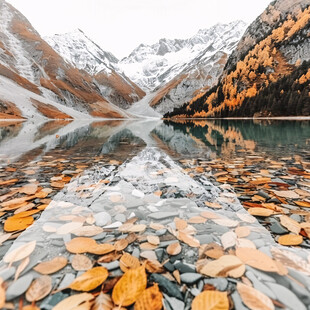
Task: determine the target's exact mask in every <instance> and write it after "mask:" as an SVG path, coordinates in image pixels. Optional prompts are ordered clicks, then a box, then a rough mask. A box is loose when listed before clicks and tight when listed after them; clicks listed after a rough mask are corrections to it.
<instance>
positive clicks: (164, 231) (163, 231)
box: [156, 228, 167, 236]
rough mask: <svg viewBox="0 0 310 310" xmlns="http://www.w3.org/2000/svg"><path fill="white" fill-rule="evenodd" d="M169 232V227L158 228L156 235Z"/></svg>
mask: <svg viewBox="0 0 310 310" xmlns="http://www.w3.org/2000/svg"><path fill="white" fill-rule="evenodd" d="M166 232H167V229H165V228H164V229H160V230H156V235H157V236H163V235H164V234H165V233H166Z"/></svg>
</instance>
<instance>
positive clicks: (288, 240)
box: [278, 234, 304, 245]
mask: <svg viewBox="0 0 310 310" xmlns="http://www.w3.org/2000/svg"><path fill="white" fill-rule="evenodd" d="M303 240H304V239H303V237H302V236H300V235H293V234H287V235H283V236H280V237H279V239H278V242H279V243H280V244H281V245H299V244H302V242H303Z"/></svg>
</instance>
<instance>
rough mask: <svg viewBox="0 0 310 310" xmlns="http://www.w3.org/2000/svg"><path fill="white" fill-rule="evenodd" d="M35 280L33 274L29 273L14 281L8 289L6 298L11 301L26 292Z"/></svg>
mask: <svg viewBox="0 0 310 310" xmlns="http://www.w3.org/2000/svg"><path fill="white" fill-rule="evenodd" d="M32 280H33V275H32V274H27V275H25V276H22V277H20V278H19V279H17V280H16V281H15V282H13V283H12V284H11V285H10V286H9V287H8V289H7V291H6V300H7V301H11V300H12V299H14V298H15V297H18V296H20V295H21V294H23V293H25V292H26V291H27V289H28V287H29V286H30V284H31V282H32Z"/></svg>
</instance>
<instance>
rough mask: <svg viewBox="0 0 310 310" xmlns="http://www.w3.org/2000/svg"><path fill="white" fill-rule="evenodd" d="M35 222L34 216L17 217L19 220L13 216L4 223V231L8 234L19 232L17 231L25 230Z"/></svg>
mask: <svg viewBox="0 0 310 310" xmlns="http://www.w3.org/2000/svg"><path fill="white" fill-rule="evenodd" d="M33 222H34V219H33V217H32V216H27V217H17V218H16V217H14V216H12V217H9V218H8V219H7V220H6V221H5V222H4V230H5V231H7V232H11V231H17V230H25V229H26V228H28V227H29V226H30V225H31V224H32V223H33Z"/></svg>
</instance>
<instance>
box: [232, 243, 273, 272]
mask: <svg viewBox="0 0 310 310" xmlns="http://www.w3.org/2000/svg"><path fill="white" fill-rule="evenodd" d="M236 256H237V257H238V258H240V259H241V261H242V262H243V263H245V264H246V265H249V266H251V267H253V268H256V269H259V270H263V271H267V272H278V268H277V265H276V264H275V262H274V260H273V259H272V258H270V257H269V256H268V255H266V254H265V253H263V252H261V251H259V250H256V249H252V248H237V249H236Z"/></svg>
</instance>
